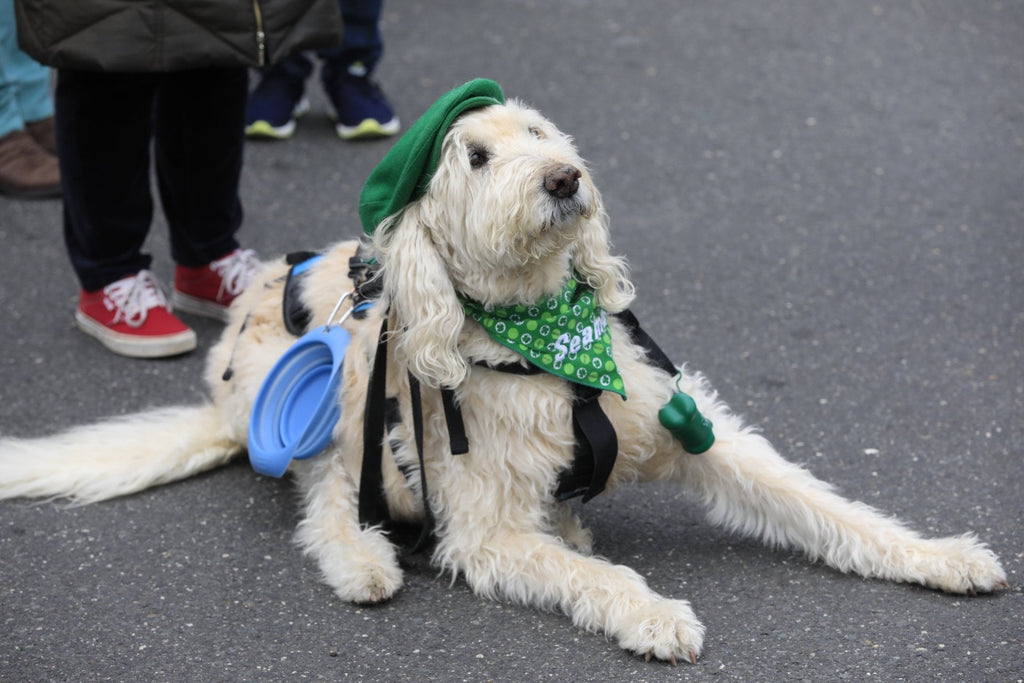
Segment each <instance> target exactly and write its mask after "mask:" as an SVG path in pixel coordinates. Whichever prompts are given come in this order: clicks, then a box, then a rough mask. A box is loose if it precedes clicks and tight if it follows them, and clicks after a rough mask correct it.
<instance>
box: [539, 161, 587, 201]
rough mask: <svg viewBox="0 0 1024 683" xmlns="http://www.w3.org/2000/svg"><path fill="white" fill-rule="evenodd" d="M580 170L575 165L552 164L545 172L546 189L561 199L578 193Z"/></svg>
mask: <svg viewBox="0 0 1024 683" xmlns="http://www.w3.org/2000/svg"><path fill="white" fill-rule="evenodd" d="M582 175H583V173H581V172H580V170H579V169H578V168H576V167H575V166H570V165H568V164H565V165H557V166H552V167H551V168H549V169H548V170H547V173H545V174H544V189H545V190H547V191H548V194H551V195H553V196H555V197H558V198H559V199H565V198H567V197H571V196H573V195H574V194H576V190H578V189H579V188H580V176H582Z"/></svg>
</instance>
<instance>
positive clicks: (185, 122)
mask: <svg viewBox="0 0 1024 683" xmlns="http://www.w3.org/2000/svg"><path fill="white" fill-rule="evenodd" d="M247 97H248V72H247V70H246V69H245V68H204V69H190V70H185V71H174V72H167V73H152V74H150V73H145V74H134V73H102V72H92V71H75V70H68V69H60V70H59V71H58V74H57V88H56V95H55V98H54V104H55V107H56V124H57V152H58V156H59V158H60V171H61V184H62V186H63V193H64V239H65V243H66V245H67V250H68V254H69V255H70V257H71V263H72V266H73V267H74V269H75V272H76V273H77V275H78V279H79V281H80V282H81V285H82V288H83V289H85V290H86V291H93V290H96V289H99V288H101V287H104V286H106V285H108V284H110V283H111V282H114V281H116V280H119V279H121V278H123V277H127V276H128V275H131V274H133V273H136V272H138V271H139V270H142V269H144V268H148V267H149V264H150V260H151V258H150V256H149V255H147V254H144V253H142V245H143V242H144V241H145V239H146V236H147V234H148V233H149V229H150V225H151V224H152V219H153V206H154V202H153V196H152V193H151V190H150V186H151V183H150V178H151V161H152V162H153V166H155V171H156V184H157V188H158V190H159V192H160V200H161V204H162V206H163V210H164V215H165V216H166V218H167V223H168V226H169V228H170V244H171V257H172V258H173V259H174V261H175V263H178V264H180V265H183V266H189V267H197V266H202V265H205V264H207V263H209V262H210V261H212V260H214V259H217V258H219V257H221V256H223V255H224V254H227V253H228V252H230V251H232V250H233V249H235V248H237V247H238V242H237V241H236V240H235V233H236V232H237V231H238V229H239V227H240V226H241V223H242V204H241V201H240V200H239V196H238V186H239V178H240V176H241V172H242V156H243V149H244V143H245V137H244V128H245V106H246V99H247ZM151 151H152V154H151Z"/></svg>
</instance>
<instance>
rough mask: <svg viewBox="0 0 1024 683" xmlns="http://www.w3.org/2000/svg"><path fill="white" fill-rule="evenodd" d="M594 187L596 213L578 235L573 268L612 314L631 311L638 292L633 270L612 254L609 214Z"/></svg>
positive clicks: (589, 217) (623, 260)
mask: <svg viewBox="0 0 1024 683" xmlns="http://www.w3.org/2000/svg"><path fill="white" fill-rule="evenodd" d="M585 177H586V178H587V180H586V181H585V182H588V183H590V191H591V192H592V193H593V196H594V209H593V210H592V211H591V212H590V213H589V214H588V216H587V217H586V219H585V220H586V224H585V225H584V226H583V229H582V230H580V231H579V232H578V236H577V238H576V243H575V245H574V251H573V266H574V267H575V269H576V272H577V273H578V274H579V275H580V277H581V278H582V279H583V280H584V281H585V282H586V283H587V284H588V285H589V286H590V287H591V288H592V289H593V290H594V293H595V295H596V298H597V302H598V303H599V304H600V305H601V306H603V307H604V308H605V309H607V310H608V311H609V312H611V313H618V312H620V311H623V310H625V309H626V308H628V307H629V304H630V303H631V302H632V301H633V296H634V294H635V290H634V288H633V283H632V281H630V279H629V267H628V266H627V265H626V260H625V259H624V258H622V257H621V256H615V255H613V254H612V252H611V246H612V245H611V235H610V233H609V230H608V214H607V213H605V210H604V203H603V202H602V201H601V195H600V194H599V193H598V191H597V188H596V187H594V185H593V183H592V182H590V180H589V176H585Z"/></svg>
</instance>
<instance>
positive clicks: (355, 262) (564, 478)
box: [282, 252, 677, 552]
mask: <svg viewBox="0 0 1024 683" xmlns="http://www.w3.org/2000/svg"><path fill="white" fill-rule="evenodd" d="M318 256H319V255H318V254H316V253H311V252H301V253H298V254H289V256H288V257H287V262H288V263H289V264H291V265H292V268H291V269H290V270H289V273H288V279H287V280H286V282H285V287H284V296H283V303H282V306H283V315H284V320H285V326H286V327H287V329H288V331H289V332H291V333H292V334H294V335H296V336H299V335H302V334H303V333H305V331H306V328H307V327H308V325H309V323H310V322H311V319H312V315H311V313H310V311H309V310H308V309H306V308H305V306H303V305H302V301H301V280H302V278H301V274H302V273H303V272H305V270H306V269H307V268H308V266H309V265H310V263H311V261H310V259H312V258H316V257H318ZM349 268H350V270H349V277H350V278H351V279H352V281H353V282H354V283H355V285H356V295H355V299H356V303H359V302H360V301H365V300H376V299H377V298H379V296H380V290H381V283H380V282H379V280H377V279H374V278H373V277H372V268H371V265H370V264H369V263H368V262H366V261H365V260H363V259H362V258H360V257H359V256H358V255H357V256H355V257H353V258H352V259H351V260H350V262H349ZM353 317H356V318H358V317H365V313H363V314H362V316H359V315H357V314H353ZM615 317H616V318H617V319H618V320H619V321H620V322H621V323H623V324H624V325H625V327H626V329H627V330H628V331H629V335H630V339H631V340H632V341H633V343H635V344H638V345H639V346H641V347H642V348H643V349H644V350H645V351H646V353H647V357H648V360H649V361H650V362H651V363H652V364H653V365H655V366H656V367H658V368H661V369H662V370H664V371H665V372H667V373H669V374H670V375H675V374H676V373H677V370H676V367H675V365H674V364H673V363H672V361H671V360H670V359H669V357H668V356H667V355H666V354H665V352H664V351H662V349H661V348H660V347H659V346H658V345H657V344H656V343H655V342H654V340H653V339H651V337H650V336H649V335H648V334H647V333H646V332H644V330H643V329H642V328H641V327H640V323H639V321H638V320H637V319H636V316H634V315H633V313H632V312H630V311H623V312H621V313H617V314H615ZM387 328H388V318H387V316H386V315H385V316H383V320H382V322H381V327H380V332H379V333H378V338H377V350H376V355H375V357H374V361H373V368H372V371H371V373H370V381H369V386H368V388H367V392H366V409H365V412H364V417H363V459H362V471H361V473H360V480H359V522H360V524H362V525H363V526H364V527H369V526H377V525H382V526H387V525H389V524H390V523H391V516H390V514H389V512H388V506H387V500H386V497H385V495H384V474H383V453H384V440H385V438H386V436H387V434H388V433H390V431H391V429H392V428H393V427H394V426H395V425H397V424H398V423H400V422H401V421H402V418H401V413H400V410H399V406H398V399H397V398H396V397H388V396H387V395H386V393H387V391H386V384H387V356H388V334H387V331H388V329H387ZM477 367H481V368H485V369H487V370H489V371H492V372H505V373H509V374H515V375H536V374H541V373H543V372H544V371H543V370H541V369H540V368H538V367H536V366H533V365H528V364H521V363H500V364H494V363H478V364H477ZM408 380H409V393H410V402H411V406H412V416H411V417H412V424H413V436H414V440H415V443H416V452H417V456H418V460H419V475H420V491H421V494H422V498H423V509H424V524H423V528H422V530H421V533H420V537H419V540H418V541H417V542H416V544H415V546H414V548H413V549H412V550H411V551H410V552H416V551H419V550H422V549H424V548H425V547H427V546H428V545H429V544H430V542H431V540H432V538H433V528H434V519H433V514H432V512H431V510H430V505H429V503H428V492H427V478H426V467H425V464H424V459H423V405H422V399H421V392H420V383H419V380H417V379H416V377H414V376H413V375H412V373H411V372H410V373H408ZM572 391H573V397H572V423H573V433H574V435H575V437H576V445H575V452H574V457H573V462H572V464H571V465H570V466H569V467H568V468H567V469H566V470H564V471H563V472H562V473H561V474H560V475H559V479H558V486H557V487H556V490H555V497H556V498H557V499H559V500H569V499H572V498H575V497H577V496H582V501H583V502H584V503H585V502H587V501H589V500H591V499H592V498H593V497H594V496H596V495H598V494H599V493H601V492H602V491H604V489H605V487H606V485H607V483H608V478H609V476H610V475H611V473H612V469H613V467H614V466H615V459H616V456H617V454H618V449H619V447H618V437H617V436H616V434H615V428H614V427H613V426H612V423H611V421H610V420H609V419H608V416H607V415H605V413H604V411H603V410H602V409H601V406H600V403H599V402H598V399H599V397H600V395H601V393H602V392H601V390H600V389H595V388H592V387H588V386H584V385H582V384H576V383H572ZM440 392H441V403H442V405H443V407H444V415H445V422H446V424H447V428H448V440H449V448H450V450H451V453H452V455H453V456H459V455H464V454H466V453H468V452H469V440H468V438H467V437H466V430H465V425H464V423H463V419H462V411H461V409H460V408H459V407H458V405H456V402H455V393H454V391H452V390H451V389H444V388H442V389H441V390H440ZM393 446H394V447H397V444H394V445H393ZM408 469H409V468H406V471H403V474H404V475H405V476H406V477H407V478H409V477H410V476H411V475H412V472H411V471H408Z"/></svg>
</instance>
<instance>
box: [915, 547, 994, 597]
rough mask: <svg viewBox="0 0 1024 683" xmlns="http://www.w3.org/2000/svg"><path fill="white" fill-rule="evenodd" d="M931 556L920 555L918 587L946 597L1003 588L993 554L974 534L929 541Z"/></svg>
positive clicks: (988, 591) (928, 554)
mask: <svg viewBox="0 0 1024 683" xmlns="http://www.w3.org/2000/svg"><path fill="white" fill-rule="evenodd" d="M930 544H932V549H933V552H930V553H921V554H920V556H919V557H918V562H919V565H920V568H921V571H922V574H923V578H922V579H921V583H923V584H924V585H926V586H928V587H929V588H937V589H939V590H943V591H946V592H948V593H967V594H971V595H973V594H975V593H991V592H992V591H994V590H996V589H998V588H1006V587H1007V586H1009V584H1008V583H1007V581H1006V572H1005V571H1003V567H1002V565H1001V564H1000V563H999V558H998V557H996V554H995V553H994V552H992V551H991V550H989V548H988V546H986V545H985V544H984V543H982V542H981V541H979V540H978V538H977V537H976V536H975V535H974V534H964V535H963V536H951V537H949V538H938V539H934V540H932V541H930Z"/></svg>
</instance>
